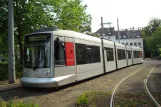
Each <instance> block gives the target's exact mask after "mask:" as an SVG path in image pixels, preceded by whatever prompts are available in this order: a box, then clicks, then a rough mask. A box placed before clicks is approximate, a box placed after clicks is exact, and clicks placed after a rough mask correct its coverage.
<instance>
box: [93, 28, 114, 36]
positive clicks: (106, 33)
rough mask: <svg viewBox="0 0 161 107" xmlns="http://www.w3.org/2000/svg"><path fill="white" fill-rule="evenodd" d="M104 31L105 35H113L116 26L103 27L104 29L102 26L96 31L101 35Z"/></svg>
mask: <svg viewBox="0 0 161 107" xmlns="http://www.w3.org/2000/svg"><path fill="white" fill-rule="evenodd" d="M102 31H104V36H111V35H114V34H115V29H114V27H112V28H103V29H102V28H100V29H98V30H97V31H96V32H95V33H96V34H99V35H102Z"/></svg>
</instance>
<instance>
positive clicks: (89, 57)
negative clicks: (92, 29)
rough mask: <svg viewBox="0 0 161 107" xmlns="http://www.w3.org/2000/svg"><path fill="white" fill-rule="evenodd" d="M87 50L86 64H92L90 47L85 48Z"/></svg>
mask: <svg viewBox="0 0 161 107" xmlns="http://www.w3.org/2000/svg"><path fill="white" fill-rule="evenodd" d="M86 50H87V63H93V62H94V61H93V53H92V46H86Z"/></svg>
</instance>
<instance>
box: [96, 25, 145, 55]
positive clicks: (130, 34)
mask: <svg viewBox="0 0 161 107" xmlns="http://www.w3.org/2000/svg"><path fill="white" fill-rule="evenodd" d="M102 30H103V31H102ZM102 32H103V34H104V38H105V39H108V40H111V41H114V42H118V43H121V44H126V45H129V46H136V47H141V48H142V49H143V52H144V45H143V38H142V37H141V32H140V29H132V30H127V29H125V30H121V31H119V32H120V36H118V31H115V29H114V27H112V28H103V29H102V28H100V29H98V30H97V31H96V32H95V33H96V34H98V35H100V37H101V35H102ZM143 57H144V53H143Z"/></svg>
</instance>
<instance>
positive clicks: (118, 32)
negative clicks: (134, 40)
mask: <svg viewBox="0 0 161 107" xmlns="http://www.w3.org/2000/svg"><path fill="white" fill-rule="evenodd" d="M117 34H118V39H119V43H120V31H119V20H118V18H117Z"/></svg>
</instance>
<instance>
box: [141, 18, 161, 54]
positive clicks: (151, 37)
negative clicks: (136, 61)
mask: <svg viewBox="0 0 161 107" xmlns="http://www.w3.org/2000/svg"><path fill="white" fill-rule="evenodd" d="M142 36H143V38H144V40H145V41H146V44H145V45H147V47H148V49H149V50H150V51H151V53H152V54H153V55H154V54H156V53H158V49H159V47H160V46H161V42H160V40H161V19H158V18H153V19H151V20H150V22H149V24H148V25H147V26H146V27H145V28H144V29H143V30H142Z"/></svg>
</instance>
